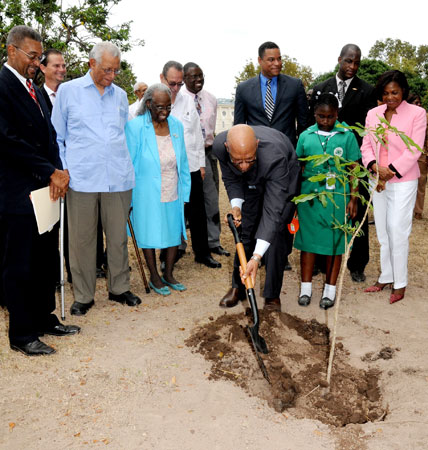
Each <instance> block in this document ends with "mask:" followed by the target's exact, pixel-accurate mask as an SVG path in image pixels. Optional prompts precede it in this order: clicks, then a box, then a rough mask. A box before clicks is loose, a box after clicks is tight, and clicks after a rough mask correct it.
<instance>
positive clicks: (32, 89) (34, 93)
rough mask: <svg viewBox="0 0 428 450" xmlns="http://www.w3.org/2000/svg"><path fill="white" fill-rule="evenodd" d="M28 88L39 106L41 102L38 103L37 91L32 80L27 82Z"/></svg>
mask: <svg viewBox="0 0 428 450" xmlns="http://www.w3.org/2000/svg"><path fill="white" fill-rule="evenodd" d="M27 87H28V90H29V92H30V95H31V97H32V98H33V100H34V101H35V102H36V104H37V105H39V102H38V101H37V97H36V91H35V89H34V86H33V83H32V82H31V80H30V79H28V80H27Z"/></svg>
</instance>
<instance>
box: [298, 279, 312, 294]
mask: <svg viewBox="0 0 428 450" xmlns="http://www.w3.org/2000/svg"><path fill="white" fill-rule="evenodd" d="M302 295H307V296H308V297H310V296H311V295H312V281H310V282H309V283H306V282H302V283H300V297H301V296H302Z"/></svg>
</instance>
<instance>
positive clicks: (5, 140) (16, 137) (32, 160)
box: [0, 93, 56, 182]
mask: <svg viewBox="0 0 428 450" xmlns="http://www.w3.org/2000/svg"><path fill="white" fill-rule="evenodd" d="M11 108H12V106H11V103H10V102H9V101H8V95H7V94H4V93H0V161H4V162H6V163H7V164H10V165H12V166H13V167H15V168H22V171H23V172H27V173H29V174H31V176H33V177H34V178H36V179H37V180H39V181H40V180H41V181H46V182H47V181H48V180H49V178H50V176H51V175H52V174H53V172H54V171H55V169H56V167H55V166H54V165H53V164H52V163H51V162H50V161H49V160H48V159H46V158H44V157H43V156H42V155H40V148H39V147H38V143H37V142H35V143H34V144H31V143H29V142H28V141H26V140H23V139H22V138H21V137H20V135H21V134H22V133H20V131H21V130H22V128H25V127H28V126H32V123H30V122H29V121H28V120H25V119H22V122H21V123H18V124H17V127H15V126H14V125H13V124H12V121H11ZM27 117H28V116H27ZM18 127H19V130H18ZM30 132H31V130H30ZM30 132H29V133H30Z"/></svg>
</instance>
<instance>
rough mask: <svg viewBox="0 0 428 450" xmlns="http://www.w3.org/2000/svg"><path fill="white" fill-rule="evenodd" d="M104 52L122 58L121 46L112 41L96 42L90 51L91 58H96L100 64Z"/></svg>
mask: <svg viewBox="0 0 428 450" xmlns="http://www.w3.org/2000/svg"><path fill="white" fill-rule="evenodd" d="M104 53H109V54H110V55H111V56H113V57H115V58H119V60H120V50H119V47H118V46H117V45H114V44H113V43H112V42H98V44H95V45H94V46H93V47H92V49H91V51H90V52H89V59H95V61H96V62H97V63H98V64H100V63H101V58H102V57H103V55H104Z"/></svg>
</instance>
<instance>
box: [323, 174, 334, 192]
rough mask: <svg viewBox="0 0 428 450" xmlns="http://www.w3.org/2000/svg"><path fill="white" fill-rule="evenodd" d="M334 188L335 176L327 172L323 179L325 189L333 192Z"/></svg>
mask: <svg viewBox="0 0 428 450" xmlns="http://www.w3.org/2000/svg"><path fill="white" fill-rule="evenodd" d="M335 187H336V175H335V174H334V173H331V172H328V173H327V176H326V179H325V188H326V189H327V190H328V191H334V189H335Z"/></svg>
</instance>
